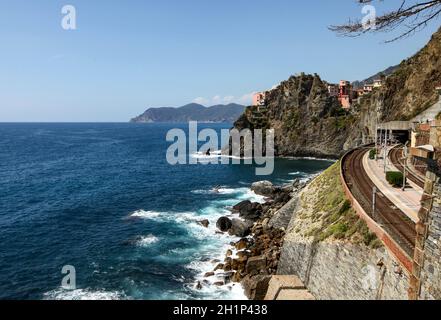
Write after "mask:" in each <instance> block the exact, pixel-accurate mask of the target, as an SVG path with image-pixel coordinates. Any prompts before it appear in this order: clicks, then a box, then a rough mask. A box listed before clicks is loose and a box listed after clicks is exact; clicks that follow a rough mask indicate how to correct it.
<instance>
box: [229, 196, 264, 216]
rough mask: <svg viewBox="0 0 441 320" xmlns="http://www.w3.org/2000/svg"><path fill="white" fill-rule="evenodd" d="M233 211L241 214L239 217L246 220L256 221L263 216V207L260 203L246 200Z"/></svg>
mask: <svg viewBox="0 0 441 320" xmlns="http://www.w3.org/2000/svg"><path fill="white" fill-rule="evenodd" d="M232 211H233V213H239V216H240V217H241V218H243V219H245V220H250V221H256V220H258V219H259V218H260V217H261V216H262V213H263V206H262V204H260V203H257V202H254V203H253V202H251V201H249V200H246V201H242V202H240V203H238V204H237V205H235V206H234V207H233V210H232Z"/></svg>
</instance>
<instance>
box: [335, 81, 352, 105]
mask: <svg viewBox="0 0 441 320" xmlns="http://www.w3.org/2000/svg"><path fill="white" fill-rule="evenodd" d="M352 95H353V91H352V85H351V83H350V82H349V81H346V80H341V81H340V85H339V93H338V100H339V101H340V103H341V106H342V108H343V109H350V108H351V105H352Z"/></svg>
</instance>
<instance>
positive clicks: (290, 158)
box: [283, 157, 338, 163]
mask: <svg viewBox="0 0 441 320" xmlns="http://www.w3.org/2000/svg"><path fill="white" fill-rule="evenodd" d="M283 158H284V159H288V160H313V161H327V162H333V163H335V162H337V161H338V160H333V159H327V158H316V157H283Z"/></svg>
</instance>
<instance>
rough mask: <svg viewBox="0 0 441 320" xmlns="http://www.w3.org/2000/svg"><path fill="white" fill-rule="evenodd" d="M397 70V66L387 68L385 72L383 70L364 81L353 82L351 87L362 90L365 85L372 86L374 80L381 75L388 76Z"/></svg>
mask: <svg viewBox="0 0 441 320" xmlns="http://www.w3.org/2000/svg"><path fill="white" fill-rule="evenodd" d="M398 68H399V65H396V66H392V67H389V68H387V69H386V70H383V71H381V72H378V73H377V74H375V75H373V76H372V77H369V78H367V79H364V80H362V81H354V82H353V83H352V85H353V86H354V88H355V89H359V88H362V87H363V86H364V85H365V84H372V83H373V82H374V80H377V79H380V78H381V76H382V75H384V76H386V77H387V76H389V75H391V74H392V73H394V72H395V71H396V70H397V69H398Z"/></svg>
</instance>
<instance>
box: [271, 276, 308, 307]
mask: <svg viewBox="0 0 441 320" xmlns="http://www.w3.org/2000/svg"><path fill="white" fill-rule="evenodd" d="M265 300H288V301H296V300H315V298H314V297H313V296H312V295H311V293H309V291H308V290H307V289H306V288H305V286H304V285H303V283H302V281H300V279H299V278H298V277H296V276H272V277H271V280H270V282H269V287H268V292H267V294H266V297H265Z"/></svg>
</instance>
